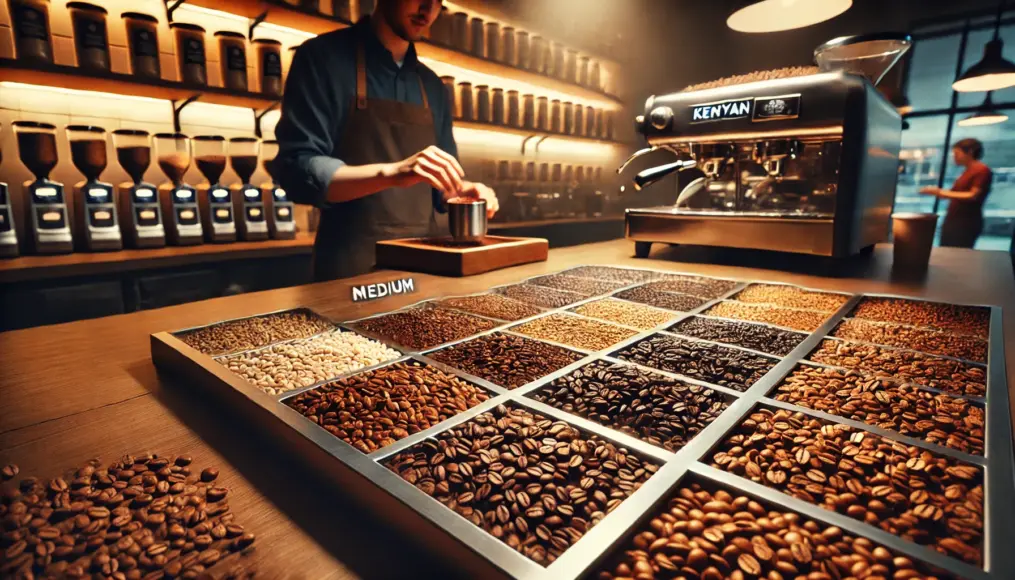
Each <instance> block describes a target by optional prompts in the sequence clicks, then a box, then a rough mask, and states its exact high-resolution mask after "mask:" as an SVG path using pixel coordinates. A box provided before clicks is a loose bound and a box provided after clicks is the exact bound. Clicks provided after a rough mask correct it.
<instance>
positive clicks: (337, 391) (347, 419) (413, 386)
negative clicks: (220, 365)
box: [284, 361, 490, 453]
mask: <svg viewBox="0 0 1015 580" xmlns="http://www.w3.org/2000/svg"><path fill="white" fill-rule="evenodd" d="M488 398H490V397H489V395H488V394H487V392H486V391H484V390H483V389H481V388H479V387H477V386H475V385H473V384H471V383H467V382H465V381H463V380H461V379H459V378H458V377H455V376H452V375H449V374H447V373H444V372H441V371H440V370H438V369H435V368H433V367H431V366H428V365H423V364H420V363H418V362H415V361H413V362H405V363H395V364H393V365H391V366H387V367H383V368H379V369H376V370H373V371H369V372H365V373H361V374H358V375H354V376H351V377H346V378H344V379H341V380H338V381H335V382H333V383H328V384H327V385H324V386H321V387H318V388H316V389H311V390H309V391H306V392H303V393H300V394H298V395H296V396H294V397H292V398H290V399H286V400H285V401H284V402H285V404H286V405H287V406H289V407H291V408H292V409H294V410H296V411H297V412H298V413H300V414H301V415H303V416H304V417H306V418H308V419H310V420H311V421H313V422H314V423H316V424H318V425H320V426H321V427H323V428H324V429H325V430H326V431H327V432H328V433H331V434H332V435H334V436H335V437H338V438H339V439H341V440H342V441H345V442H346V443H348V444H350V445H352V446H353V447H355V448H356V449H359V450H360V451H362V452H363V453H372V452H374V451H377V450H378V449H380V448H382V447H386V446H388V445H391V444H392V443H394V442H395V441H398V440H399V439H404V438H406V437H408V436H409V435H412V434H413V433H417V432H419V431H423V430H425V429H429V428H430V427H433V426H434V425H436V424H438V423H440V422H441V421H444V420H446V419H449V418H451V417H454V416H455V415H457V414H459V413H461V412H462V411H467V410H468V409H470V408H472V407H475V406H476V405H478V404H480V403H482V402H483V401H485V400H487V399H488Z"/></svg>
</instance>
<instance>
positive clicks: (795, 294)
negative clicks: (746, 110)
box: [735, 284, 849, 312]
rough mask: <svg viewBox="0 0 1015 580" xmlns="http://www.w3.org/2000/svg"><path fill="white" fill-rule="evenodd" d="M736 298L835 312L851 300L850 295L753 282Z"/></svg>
mask: <svg viewBox="0 0 1015 580" xmlns="http://www.w3.org/2000/svg"><path fill="white" fill-rule="evenodd" d="M735 300H737V301H739V302H749V303H752V304H774V305H776V306H784V307H786V308H804V309H808V310H820V311H822V312H835V311H836V310H838V309H840V308H842V305H843V304H845V303H846V302H848V301H849V296H845V295H843V294H832V293H829V292H815V291H813V290H804V289H803V288H797V287H796V286H784V285H782V284H751V285H750V286H748V287H747V288H744V289H743V290H741V291H740V292H738V293H737V295H736V298H735Z"/></svg>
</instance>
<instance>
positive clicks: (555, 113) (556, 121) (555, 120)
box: [550, 99, 563, 133]
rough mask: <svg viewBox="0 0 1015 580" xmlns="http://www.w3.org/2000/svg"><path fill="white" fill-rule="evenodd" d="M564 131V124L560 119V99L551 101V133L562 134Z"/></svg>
mask: <svg viewBox="0 0 1015 580" xmlns="http://www.w3.org/2000/svg"><path fill="white" fill-rule="evenodd" d="M562 130H563V123H562V122H561V118H560V99H553V100H552V101H550V132H551V133H560V132H562Z"/></svg>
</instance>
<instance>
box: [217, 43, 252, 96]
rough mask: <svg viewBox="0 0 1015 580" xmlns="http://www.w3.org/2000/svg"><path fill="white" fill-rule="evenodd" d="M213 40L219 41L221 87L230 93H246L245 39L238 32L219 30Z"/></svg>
mask: <svg viewBox="0 0 1015 580" xmlns="http://www.w3.org/2000/svg"><path fill="white" fill-rule="evenodd" d="M215 38H217V39H218V41H219V64H220V65H221V67H222V86H223V87H225V88H227V89H229V90H231V91H247V90H248V88H247V87H248V85H247V37H246V36H244V35H242V34H240V33H239V32H232V31H230V30H220V31H219V32H216V33H215Z"/></svg>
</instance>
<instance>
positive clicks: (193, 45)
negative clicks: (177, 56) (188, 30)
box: [183, 38, 204, 66]
mask: <svg viewBox="0 0 1015 580" xmlns="http://www.w3.org/2000/svg"><path fill="white" fill-rule="evenodd" d="M183 45H184V46H183V64H199V65H202V66H204V42H203V41H201V40H199V39H197V38H188V39H186V40H184V41H183Z"/></svg>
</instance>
